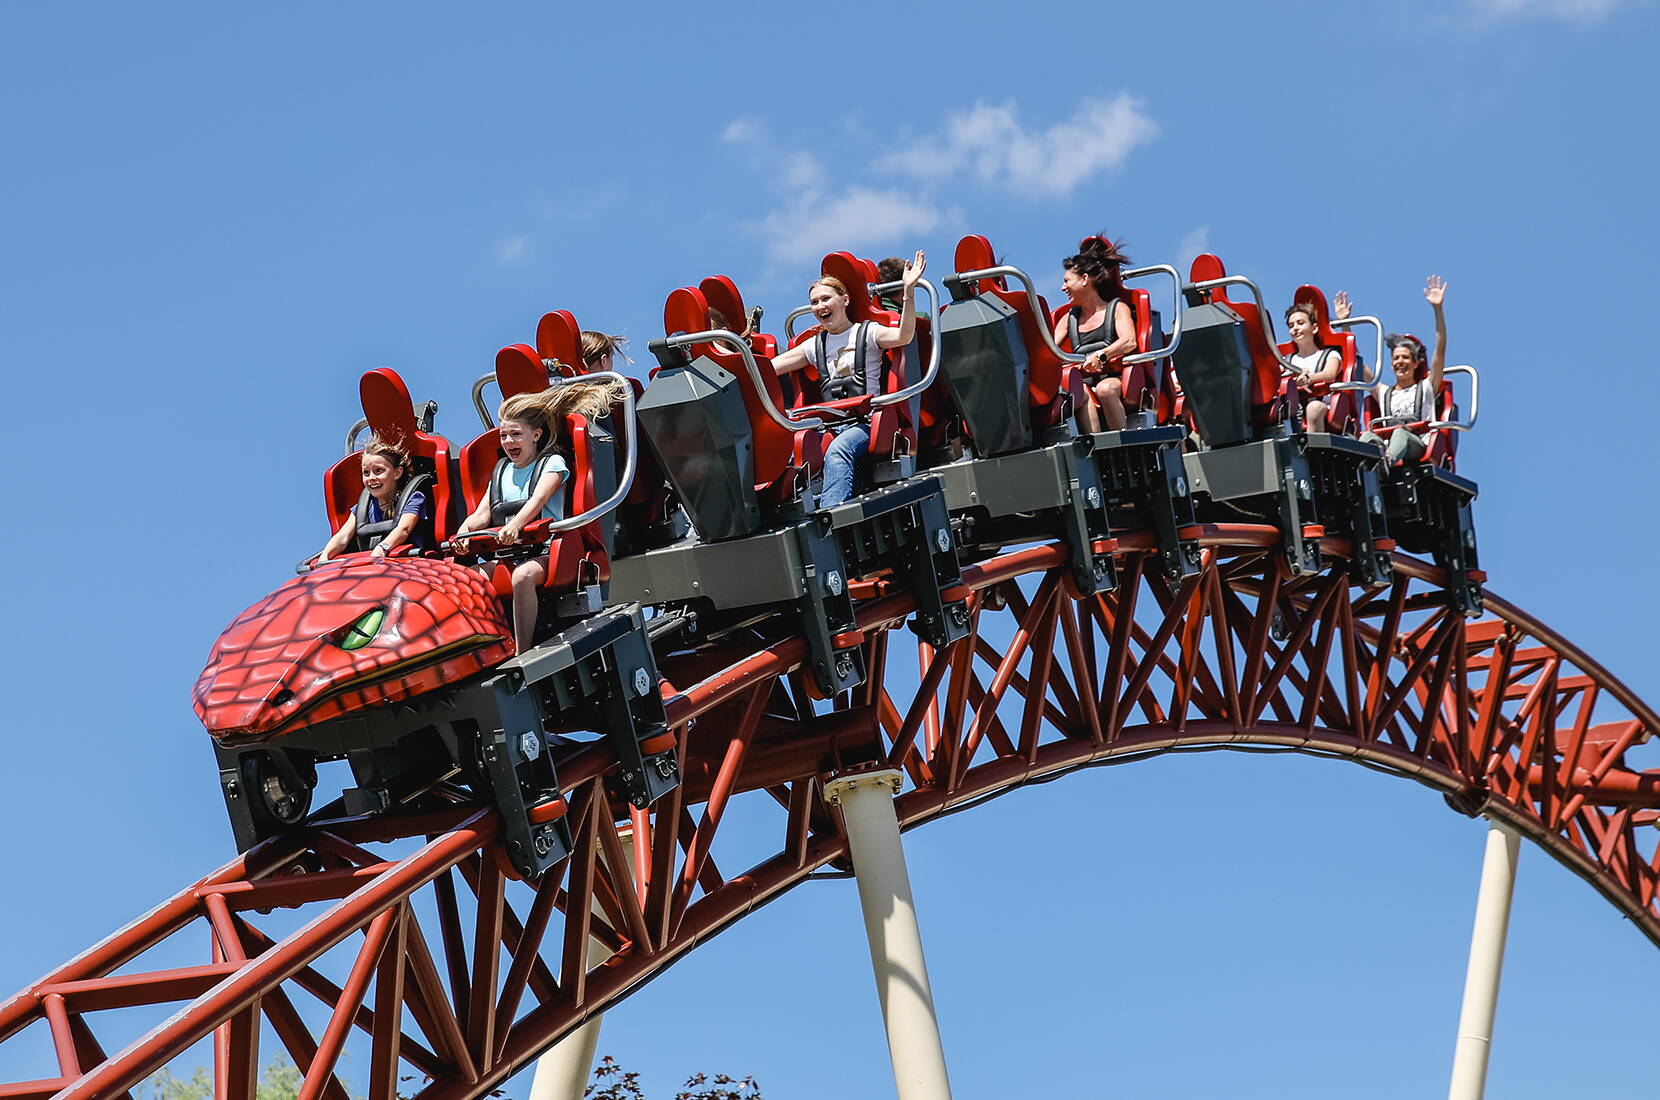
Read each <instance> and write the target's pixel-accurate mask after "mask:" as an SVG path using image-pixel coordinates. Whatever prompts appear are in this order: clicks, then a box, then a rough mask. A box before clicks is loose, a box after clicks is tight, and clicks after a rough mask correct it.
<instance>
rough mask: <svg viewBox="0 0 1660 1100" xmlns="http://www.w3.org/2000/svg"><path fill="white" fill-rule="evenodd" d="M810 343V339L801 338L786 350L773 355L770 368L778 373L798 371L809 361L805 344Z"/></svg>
mask: <svg viewBox="0 0 1660 1100" xmlns="http://www.w3.org/2000/svg"><path fill="white" fill-rule="evenodd" d="M810 343H812V341H811V340H803V341H801V343H799V344H797V345H796V346H795V347H793V348H790V349H789V350H788V351H785V352H782V353H780V354H778V355H775V356H773V357H772V369H773V370H775V371H777V372H778V373H779V374H789V373H790V372H791V371H798V370H800V369H801V368H802V367H805V366H806V365H807V364H808V362H809V360H808V358H807V345H808V344H810Z"/></svg>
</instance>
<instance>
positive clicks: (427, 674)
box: [194, 349, 678, 877]
mask: <svg viewBox="0 0 1660 1100" xmlns="http://www.w3.org/2000/svg"><path fill="white" fill-rule="evenodd" d="M524 350H526V351H528V350H529V349H524ZM504 359H505V360H506V361H508V362H510V363H513V364H514V365H516V366H519V367H523V366H524V364H523V363H522V362H521V361H520V360H521V359H522V356H518V355H512V356H506V357H504ZM532 361H533V362H534V363H535V366H536V368H537V369H536V370H535V371H533V372H532V371H529V370H525V371H521V372H520V373H521V374H524V375H527V376H529V377H532V378H535V377H536V376H537V375H539V376H540V377H539V382H540V384H541V385H543V386H545V385H547V384H548V381H547V377H546V371H545V369H542V368H541V364H540V362H539V360H535V359H534V355H533V354H532ZM509 373H511V372H509ZM515 384H516V383H515V382H513V381H510V380H509V379H507V378H504V391H505V390H510V389H511V388H512V387H513V386H514V385H515ZM362 389H363V394H364V408H365V411H366V413H367V414H368V419H369V423H370V425H371V426H372V427H374V428H375V429H376V431H377V432H383V433H387V434H390V433H391V432H392V431H393V430H394V429H398V428H403V429H406V430H409V434H408V435H406V437H405V438H406V439H407V440H408V441H409V442H410V445H411V447H412V449H415V450H417V451H418V452H424V453H426V455H427V456H428V458H429V459H431V460H433V461H434V466H435V469H436V470H437V471H439V472H440V473H441V476H440V477H439V478H438V479H437V481H436V483H435V486H434V489H435V498H436V499H438V500H441V501H443V502H444V503H443V505H441V506H440V510H439V512H438V513H437V514H438V516H441V517H445V519H444V521H443V522H442V523H440V524H438V525H436V529H437V530H438V531H439V532H440V533H441V534H445V535H447V534H448V533H449V528H450V525H449V521H448V517H451V516H453V514H454V511H452V509H458V507H459V505H460V503H461V502H462V499H463V496H464V494H463V493H462V492H461V491H459V489H458V486H456V484H455V483H454V480H453V474H454V471H453V470H452V469H451V467H450V463H449V461H448V454H449V446H448V444H447V442H445V441H444V440H442V439H441V438H440V437H437V436H432V435H430V434H428V433H426V432H424V431H419V430H418V429H415V428H414V415H413V406H412V405H411V403H410V402H409V399H408V391H407V390H406V389H405V388H404V386H403V382H402V380H401V379H399V378H398V377H397V375H396V374H395V373H393V372H392V371H390V370H387V369H385V368H381V369H379V370H376V371H371V372H370V373H369V374H368V375H366V376H365V378H364V383H363V387H362ZM573 427H576V426H573ZM578 439H579V440H580V437H578ZM477 442H478V441H475V445H476V444H477ZM479 449H481V450H482V449H483V448H482V447H480V448H479ZM588 466H591V462H590V461H589V457H588V453H587V452H586V451H585V450H584V449H583V448H582V446H581V443H580V441H579V442H578V444H577V453H576V462H575V463H574V466H573V473H572V478H571V481H572V484H573V493H572V497H573V499H572V507H573V509H582V508H583V505H584V504H585V503H587V502H589V501H590V500H591V497H592V478H591V470H590V469H585V467H588ZM630 472H631V471H630ZM347 483H348V479H347V478H346V477H345V475H344V473H343V472H341V469H340V466H339V465H337V466H336V467H335V468H334V469H332V470H331V471H330V473H329V476H328V479H327V481H326V488H327V490H328V500H329V502H330V511H331V516H332V515H334V514H337V504H338V501H339V489H340V487H341V486H343V485H346V484H347ZM475 484H476V482H475ZM618 496H620V494H614V498H613V499H612V500H610V501H607V502H604V503H603V504H601V505H598V506H596V507H595V508H593V509H588V510H587V511H586V512H579V513H578V514H575V515H573V516H572V522H569V523H568V524H567V526H568V529H569V530H570V531H571V534H568V535H567V534H564V533H563V532H561V531H560V530H556V529H555V528H558V527H559V526H560V525H558V524H545V525H543V526H542V527H541V530H540V533H539V537H540V538H542V539H543V540H547V539H550V538H551V539H554V540H555V545H554V546H553V548H552V550H551V553H552V554H553V559H554V563H555V564H554V567H553V568H552V569H550V575H551V576H552V577H553V578H555V588H557V587H558V586H559V585H563V584H566V583H571V582H574V581H577V579H578V578H579V577H580V576H581V574H582V571H583V570H582V565H581V564H578V563H586V562H590V561H591V560H592V559H594V558H595V556H596V555H598V556H600V557H601V559H602V560H601V561H599V562H598V563H597V564H598V566H599V567H600V569H599V575H600V576H601V577H603V573H604V569H603V566H604V562H603V547H602V546H601V547H600V548H599V549H598V550H596V549H595V543H596V541H597V539H596V537H595V536H594V535H593V534H592V532H588V531H585V530H584V528H586V527H588V526H589V525H591V524H592V522H593V521H594V518H595V513H597V512H598V511H600V510H603V509H605V508H608V507H615V505H616V499H615V498H616V497H618ZM342 522H343V521H342ZM539 523H540V521H539ZM532 526H536V525H532ZM526 534H527V538H535V537H538V535H537V533H535V532H532V531H530V530H529V529H527V533H526ZM567 544H568V546H567ZM567 560H568V561H569V562H570V563H572V564H570V565H569V566H567V565H566V564H564V563H565V562H566V561H567ZM509 591H510V589H509ZM583 606H584V607H586V606H588V605H586V604H584V605H583ZM561 622H562V623H563V624H564V626H563V629H561V630H559V631H558V632H557V633H555V634H553V635H552V636H551V637H547V638H545V639H543V640H541V641H539V642H538V643H537V644H536V645H535V646H534V647H532V648H531V649H530V650H529V651H528V652H526V653H523V654H518V655H515V654H514V645H513V641H512V637H513V632H512V629H511V627H510V625H509V622H508V616H507V614H506V613H505V612H504V609H503V605H502V602H501V587H500V576H499V573H498V575H497V576H496V577H493V578H487V577H486V576H484V575H483V574H481V572H479V571H478V570H476V569H473V568H470V567H468V566H466V565H463V564H461V563H459V562H457V561H455V560H453V559H449V558H441V557H434V556H425V557H417V556H388V557H384V558H381V557H374V556H371V555H369V554H365V553H355V554H348V555H346V556H344V557H342V558H340V559H337V560H335V561H331V562H329V563H327V564H326V565H323V566H320V567H316V568H310V569H306V570H305V571H304V572H302V573H301V575H299V576H297V577H295V578H294V579H293V580H291V581H289V582H288V583H287V584H284V585H283V586H281V587H280V588H278V589H277V590H276V591H275V592H273V593H272V594H271V595H269V596H267V597H266V598H265V599H263V600H261V601H260V602H258V603H256V604H255V605H254V606H252V607H250V608H249V609H248V610H247V611H244V612H243V613H242V614H241V615H239V616H237V618H236V619H235V620H233V621H232V623H231V624H230V626H229V627H227V628H226V630H225V631H224V633H223V634H222V635H221V636H220V637H219V639H218V640H217V641H216V642H215V643H214V646H213V649H212V652H211V653H210V655H209V659H208V664H207V667H206V668H205V669H204V670H203V672H202V675H201V677H200V678H199V679H198V680H197V683H196V690H195V696H194V703H195V709H196V713H197V715H198V717H199V718H200V719H201V720H202V723H203V725H204V726H206V728H207V730H208V732H209V734H210V735H211V736H212V737H213V740H214V747H215V752H216V754H217V757H218V761H219V769H220V783H221V787H222V789H223V793H224V796H225V803H226V808H227V810H228V811H229V814H230V818H231V826H232V831H233V833H234V834H235V837H236V842H237V845H238V847H239V848H240V849H243V850H246V849H247V848H250V847H252V846H253V845H254V844H256V843H258V842H259V841H261V840H263V839H265V838H266V837H269V836H272V835H275V834H277V833H280V832H281V831H283V830H284V829H286V828H289V827H291V826H294V825H296V824H298V823H299V822H300V821H302V820H303V819H304V818H305V817H306V815H307V813H308V811H309V810H310V807H311V801H312V792H313V789H314V787H315V786H316V783H317V772H316V765H317V764H318V763H321V762H325V761H330V760H341V759H344V760H346V761H348V762H349V764H350V767H351V769H352V774H353V776H354V779H355V782H356V786H354V787H352V788H349V789H347V790H346V791H345V793H344V795H343V796H342V799H341V800H340V802H339V803H338V804H334V805H331V806H329V807H325V808H324V809H323V810H322V811H321V812H322V813H323V814H324V815H330V814H333V813H341V812H343V813H350V814H361V813H374V812H386V811H390V810H392V809H394V808H395V807H397V806H400V805H402V804H404V803H406V802H409V801H411V800H413V799H416V798H418V797H419V796H421V795H422V794H423V792H425V791H427V790H428V789H429V788H430V787H431V786H432V785H433V784H434V783H436V782H439V781H441V780H444V779H446V778H449V777H453V776H457V775H460V776H461V777H463V778H464V779H465V780H466V781H467V782H468V783H469V784H470V785H471V786H472V787H473V789H474V790H475V792H477V793H478V794H479V796H480V797H483V798H487V799H489V800H490V801H491V802H493V803H494V804H495V806H496V807H497V808H498V810H500V812H501V814H502V818H503V829H504V834H505V837H506V840H507V849H508V852H509V857H510V858H511V860H512V862H513V864H514V867H515V868H516V870H517V871H518V872H519V873H520V874H522V875H525V876H526V877H534V876H536V875H538V874H540V873H541V872H542V871H544V870H546V869H547V868H548V867H549V866H552V865H553V864H554V863H555V862H557V861H558V860H559V859H561V858H563V856H564V855H565V853H566V852H568V851H569V848H570V842H571V837H570V831H569V828H568V827H567V826H566V824H565V823H564V821H563V820H562V817H563V814H564V812H565V806H564V802H563V801H562V799H561V798H560V794H559V792H560V786H559V783H558V780H557V776H556V775H555V772H554V761H553V751H552V750H553V747H554V745H555V743H556V740H557V736H558V735H559V734H560V733H562V732H566V731H570V730H577V729H591V730H601V731H604V732H605V734H606V735H607V737H608V738H609V740H610V741H611V743H612V745H613V746H614V748H615V750H616V752H617V754H618V758H619V760H620V761H621V764H622V767H621V769H620V771H621V784H622V786H623V788H624V791H625V793H626V795H627V796H628V797H629V798H630V799H631V800H632V801H634V802H635V803H636V804H638V805H646V804H649V802H650V801H651V800H653V799H655V798H656V797H658V796H659V795H661V794H662V793H664V792H665V791H667V790H669V789H671V788H672V787H673V786H674V785H675V784H676V783H677V782H678V772H677V770H676V764H675V754H674V752H673V750H674V738H673V736H672V734H670V733H669V732H668V730H667V726H666V724H665V716H664V712H663V704H662V699H661V696H660V694H659V691H658V686H657V683H658V678H657V674H656V666H655V663H654V661H653V659H652V653H651V647H650V644H649V641H648V638H647V634H646V628H645V623H644V620H643V617H642V615H641V613H640V610H639V608H638V607H627V608H609V609H603V610H594V611H585V612H584V613H583V614H582V615H581V616H580V617H579V618H571V617H568V616H567V617H565V618H563V619H561Z"/></svg>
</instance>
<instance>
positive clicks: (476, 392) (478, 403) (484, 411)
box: [473, 371, 496, 428]
mask: <svg viewBox="0 0 1660 1100" xmlns="http://www.w3.org/2000/svg"><path fill="white" fill-rule="evenodd" d="M495 380H496V372H495V371H491V372H490V373H489V374H481V375H479V376H478V381H476V382H474V383H473V408H475V409H477V410H478V418H479V419H480V420H482V421H484V426H485V427H486V428H494V427H495V426H496V418H495V417H493V416H491V415H490V407H489V406H488V405H486V404H485V403H484V387H485V386H488V385H489V384H490V383H491V382H494V381H495Z"/></svg>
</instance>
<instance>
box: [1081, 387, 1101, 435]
mask: <svg viewBox="0 0 1660 1100" xmlns="http://www.w3.org/2000/svg"><path fill="white" fill-rule="evenodd" d="M1078 427H1080V428H1082V429H1083V430H1084V431H1086V432H1088V433H1090V434H1091V435H1094V434H1095V433H1096V432H1098V431H1100V430H1101V418H1100V416H1098V415H1097V414H1096V412H1095V402H1093V401H1091V400H1090V399H1089V397H1088V396H1087V395H1086V396H1085V397H1084V400H1083V403H1082V404H1081V405H1079V406H1078Z"/></svg>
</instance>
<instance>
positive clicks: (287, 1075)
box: [254, 1061, 305, 1100]
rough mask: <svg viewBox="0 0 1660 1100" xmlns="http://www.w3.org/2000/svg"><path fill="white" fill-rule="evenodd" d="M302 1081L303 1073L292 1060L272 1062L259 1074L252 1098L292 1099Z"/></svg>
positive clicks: (262, 1099) (258, 1099)
mask: <svg viewBox="0 0 1660 1100" xmlns="http://www.w3.org/2000/svg"><path fill="white" fill-rule="evenodd" d="M304 1083H305V1074H303V1073H301V1072H300V1070H299V1067H298V1066H296V1065H295V1064H294V1063H293V1062H286V1061H282V1062H272V1063H271V1064H270V1065H268V1066H266V1067H265V1072H264V1073H262V1074H260V1077H259V1085H258V1086H257V1087H256V1088H255V1089H254V1100H294V1098H295V1097H297V1096H299V1095H300V1086H301V1085H303V1084H304Z"/></svg>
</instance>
